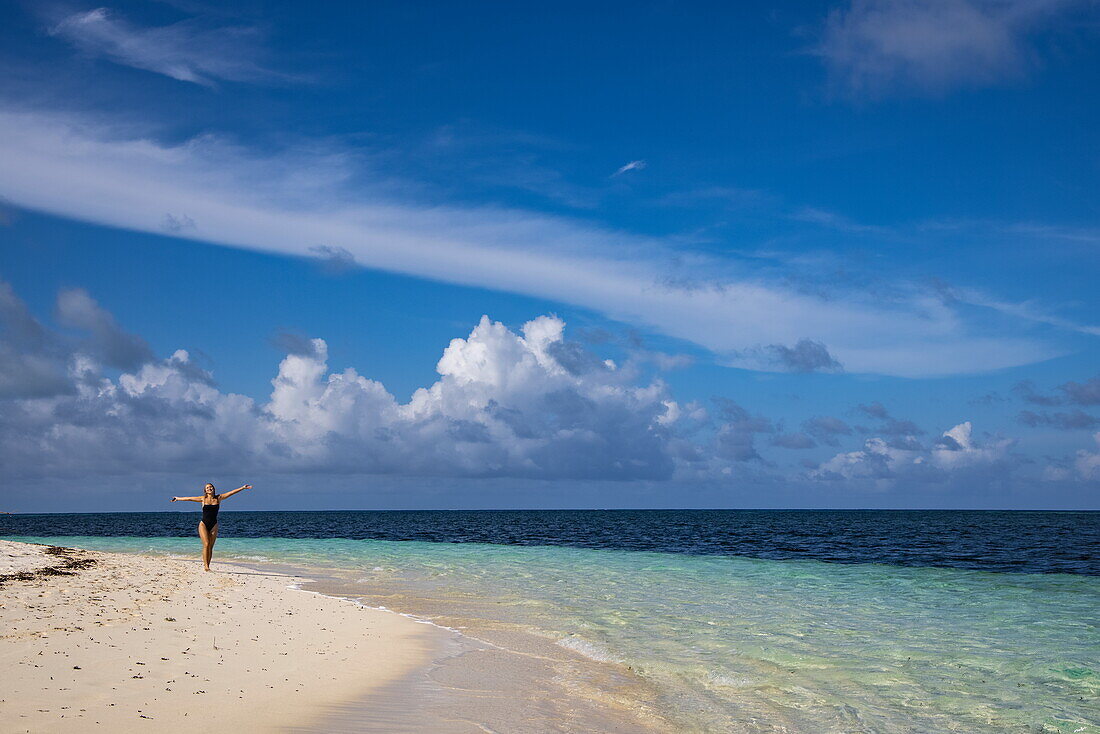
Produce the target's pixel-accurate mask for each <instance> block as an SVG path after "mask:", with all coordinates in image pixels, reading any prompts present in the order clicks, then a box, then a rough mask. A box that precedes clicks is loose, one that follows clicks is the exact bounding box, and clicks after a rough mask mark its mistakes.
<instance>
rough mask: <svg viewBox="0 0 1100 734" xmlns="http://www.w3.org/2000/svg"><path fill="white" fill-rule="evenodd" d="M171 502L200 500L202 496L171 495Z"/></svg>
mask: <svg viewBox="0 0 1100 734" xmlns="http://www.w3.org/2000/svg"><path fill="white" fill-rule="evenodd" d="M172 501H173V502H202V497H173V498H172Z"/></svg>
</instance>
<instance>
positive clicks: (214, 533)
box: [206, 523, 218, 568]
mask: <svg viewBox="0 0 1100 734" xmlns="http://www.w3.org/2000/svg"><path fill="white" fill-rule="evenodd" d="M217 542H218V524H217V523H214V527H212V528H210V547H209V548H207V549H206V567H207V568H210V560H211V559H212V558H213V557H214V544H215V543H217Z"/></svg>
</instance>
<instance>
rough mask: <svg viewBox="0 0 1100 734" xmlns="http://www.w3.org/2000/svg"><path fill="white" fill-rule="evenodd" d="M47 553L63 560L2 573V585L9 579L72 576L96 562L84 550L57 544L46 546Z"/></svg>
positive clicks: (0, 582)
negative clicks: (41, 566) (39, 566)
mask: <svg viewBox="0 0 1100 734" xmlns="http://www.w3.org/2000/svg"><path fill="white" fill-rule="evenodd" d="M44 552H45V553H46V555H48V556H53V557H54V558H57V559H59V560H60V561H61V562H60V563H57V564H55V565H50V566H46V567H44V568H38V569H35V570H34V571H21V572H19V573H8V574H0V585H3V584H6V583H8V582H9V581H36V580H38V579H43V578H46V577H48V576H72V575H73V574H75V573H76V572H77V571H83V570H84V569H86V568H90V567H91V566H94V565H95V564H96V560H95V559H94V558H87V557H85V556H84V552H83V551H78V550H74V549H73V548H61V547H59V546H56V545H49V546H46V549H45V551H44Z"/></svg>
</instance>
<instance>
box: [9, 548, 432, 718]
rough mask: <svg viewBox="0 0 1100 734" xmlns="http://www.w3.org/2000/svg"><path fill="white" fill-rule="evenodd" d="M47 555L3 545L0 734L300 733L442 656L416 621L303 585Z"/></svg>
mask: <svg viewBox="0 0 1100 734" xmlns="http://www.w3.org/2000/svg"><path fill="white" fill-rule="evenodd" d="M46 550H47V546H33V545H29V544H25V543H13V542H10V541H0V558H2V559H3V561H2V565H0V574H2V575H4V577H5V578H4V582H3V583H2V584H0V630H2V633H0V670H3V671H4V673H3V681H2V683H0V730H3V731H4V732H43V731H50V732H70V731H71V732H80V731H90V730H92V729H97V730H98V729H104V728H106V727H112V728H114V729H115V730H116V731H127V732H129V731H146V730H148V731H151V732H152V731H155V732H158V734H160V733H162V732H184V731H187V732H194V731H196V730H198V731H237V732H243V731H248V732H262V731H280V730H286V729H290V728H294V729H299V730H300V729H303V728H304V729H308V728H309V727H310V726H311V722H314V721H319V720H321V719H323V718H324V717H325V716H327V715H328V714H329V713H330V711H331V710H334V709H337V708H339V707H340V706H343V705H346V703H347V702H348V701H354V700H360V699H363V698H365V697H367V696H368V695H369V694H370V692H371V691H372V690H374V689H380V688H384V687H386V686H388V685H392V684H394V683H395V682H397V681H399V680H401V679H402V678H404V677H406V676H408V675H409V674H410V673H411V672H412V671H414V670H416V669H418V668H422V667H423V666H426V665H427V664H429V663H430V661H431V659H432V657H433V654H434V651H435V647H436V646H437V645H438V644H439V634H440V633H439V631H437V630H434V629H433V628H432V627H430V626H428V625H423V624H417V623H416V622H415V621H414V620H412V619H409V618H406V617H402V616H399V615H396V614H390V613H387V612H383V611H379V610H374V609H367V608H364V607H362V606H358V605H356V604H353V603H350V602H347V601H344V600H341V599H335V598H330V597H325V596H320V595H316V594H304V593H301V592H300V591H295V590H292V589H291V588H289V587H290V586H291V585H292V584H297V583H301V582H303V581H305V580H306V579H302V578H295V577H292V576H287V575H281V574H276V573H272V572H268V571H264V572H257V571H251V570H248V569H244V568H238V567H234V566H229V565H225V564H215V568H216V572H214V573H203V572H202V570H201V567H200V566H199V564H198V563H197V562H191V561H185V560H175V559H163V558H149V557H142V556H131V555H120V554H112V553H101V552H92V551H74V552H73V553H72V554H68V555H66V556H64V557H59V556H53V557H51V556H50V555H47V554H46ZM74 560H75V561H78V562H80V565H84V566H86V567H85V568H82V569H79V570H74V571H70V572H69V573H70V574H71V575H50V574H49V572H46V573H44V572H43V569H46V568H48V567H50V566H53V567H56V566H59V565H63V564H66V563H71V562H72V561H74ZM90 562H91V563H90ZM20 573H22V574H23V575H22V577H13V575H15V574H20Z"/></svg>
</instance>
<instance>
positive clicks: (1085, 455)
mask: <svg viewBox="0 0 1100 734" xmlns="http://www.w3.org/2000/svg"><path fill="white" fill-rule="evenodd" d="M1092 438H1093V440H1094V441H1096V448H1097V450H1096V451H1089V450H1087V449H1081V450H1079V451H1078V452H1077V459H1076V460H1075V461H1074V462H1073V467H1074V468H1075V469H1076V470H1077V475H1078V476H1080V477H1081V478H1082V479H1085V480H1100V433H1094V434H1093V435H1092Z"/></svg>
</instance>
